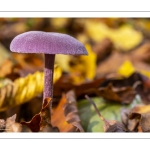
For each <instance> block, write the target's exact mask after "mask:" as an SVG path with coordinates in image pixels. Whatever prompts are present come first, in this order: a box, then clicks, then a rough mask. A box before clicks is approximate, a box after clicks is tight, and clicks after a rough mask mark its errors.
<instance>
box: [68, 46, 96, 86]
mask: <svg viewBox="0 0 150 150" xmlns="http://www.w3.org/2000/svg"><path fill="white" fill-rule="evenodd" d="M85 47H86V50H87V51H88V56H83V55H81V56H78V57H73V58H72V59H71V62H70V63H71V64H73V65H71V66H70V73H71V75H72V76H73V82H74V83H75V84H79V83H82V82H85V81H86V80H92V79H93V78H94V77H95V73H96V58H97V57H96V54H95V53H94V52H93V51H92V48H91V45H89V44H85Z"/></svg>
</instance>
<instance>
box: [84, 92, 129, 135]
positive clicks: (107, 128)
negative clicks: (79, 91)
mask: <svg viewBox="0 0 150 150" xmlns="http://www.w3.org/2000/svg"><path fill="white" fill-rule="evenodd" d="M85 98H86V99H87V100H89V101H90V103H91V104H92V105H93V106H94V109H95V111H96V113H97V114H98V116H99V118H100V119H101V120H102V121H103V122H104V132H126V131H127V129H126V128H125V126H124V125H123V124H122V123H120V122H118V121H116V120H106V119H105V118H104V117H103V116H102V115H101V113H100V112H99V110H98V108H97V106H96V105H95V103H94V101H93V100H92V99H91V98H90V97H89V96H88V95H85Z"/></svg>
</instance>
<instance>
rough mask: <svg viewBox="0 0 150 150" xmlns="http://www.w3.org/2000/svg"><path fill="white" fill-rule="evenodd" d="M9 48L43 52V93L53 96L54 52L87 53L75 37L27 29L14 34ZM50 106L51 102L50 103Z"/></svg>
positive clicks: (15, 50) (23, 51)
mask: <svg viewBox="0 0 150 150" xmlns="http://www.w3.org/2000/svg"><path fill="white" fill-rule="evenodd" d="M10 50H11V51H13V52H18V53H44V54H45V68H44V95H43V101H44V99H45V98H46V97H51V98H53V72H54V61H55V54H69V55H88V53H87V51H86V49H85V47H84V45H83V44H82V43H80V42H79V41H78V40H76V39H75V38H73V37H71V36H69V35H67V34H60V33H54V32H42V31H29V32H25V33H22V34H20V35H18V36H16V37H15V38H14V39H13V40H12V42H11V45H10ZM51 106H52V104H51Z"/></svg>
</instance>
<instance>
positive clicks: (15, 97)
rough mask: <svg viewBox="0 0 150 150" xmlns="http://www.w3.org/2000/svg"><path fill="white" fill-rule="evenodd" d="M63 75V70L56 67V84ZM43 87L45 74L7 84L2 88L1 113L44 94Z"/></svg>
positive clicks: (36, 73) (0, 97)
mask: <svg viewBox="0 0 150 150" xmlns="http://www.w3.org/2000/svg"><path fill="white" fill-rule="evenodd" d="M61 73H62V72H61V69H60V68H59V67H58V66H55V70H54V83H55V82H56V81H57V80H58V79H59V78H60V76H61ZM43 87H44V73H43V72H35V73H34V74H29V75H28V76H26V77H24V78H23V77H22V78H18V79H16V80H15V81H14V82H12V84H7V85H6V86H4V87H2V88H0V111H3V110H5V109H7V108H8V107H14V106H16V105H20V104H23V103H25V102H28V101H30V100H31V99H32V98H34V97H36V96H38V95H39V94H41V93H42V91H43Z"/></svg>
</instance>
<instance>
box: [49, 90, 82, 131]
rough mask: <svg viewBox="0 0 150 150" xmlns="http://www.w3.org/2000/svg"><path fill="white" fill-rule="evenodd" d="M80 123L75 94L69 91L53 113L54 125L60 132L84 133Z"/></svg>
mask: <svg viewBox="0 0 150 150" xmlns="http://www.w3.org/2000/svg"><path fill="white" fill-rule="evenodd" d="M80 121H81V120H80V117H79V114H78V109H77V102H76V98H75V93H74V92H73V91H69V92H68V93H67V94H66V95H63V97H62V98H61V100H60V102H59V105H58V106H57V108H56V110H55V111H54V112H53V115H52V124H53V125H54V126H57V127H58V128H59V130H60V132H79V131H80V132H84V130H83V128H82V126H81V124H80Z"/></svg>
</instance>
